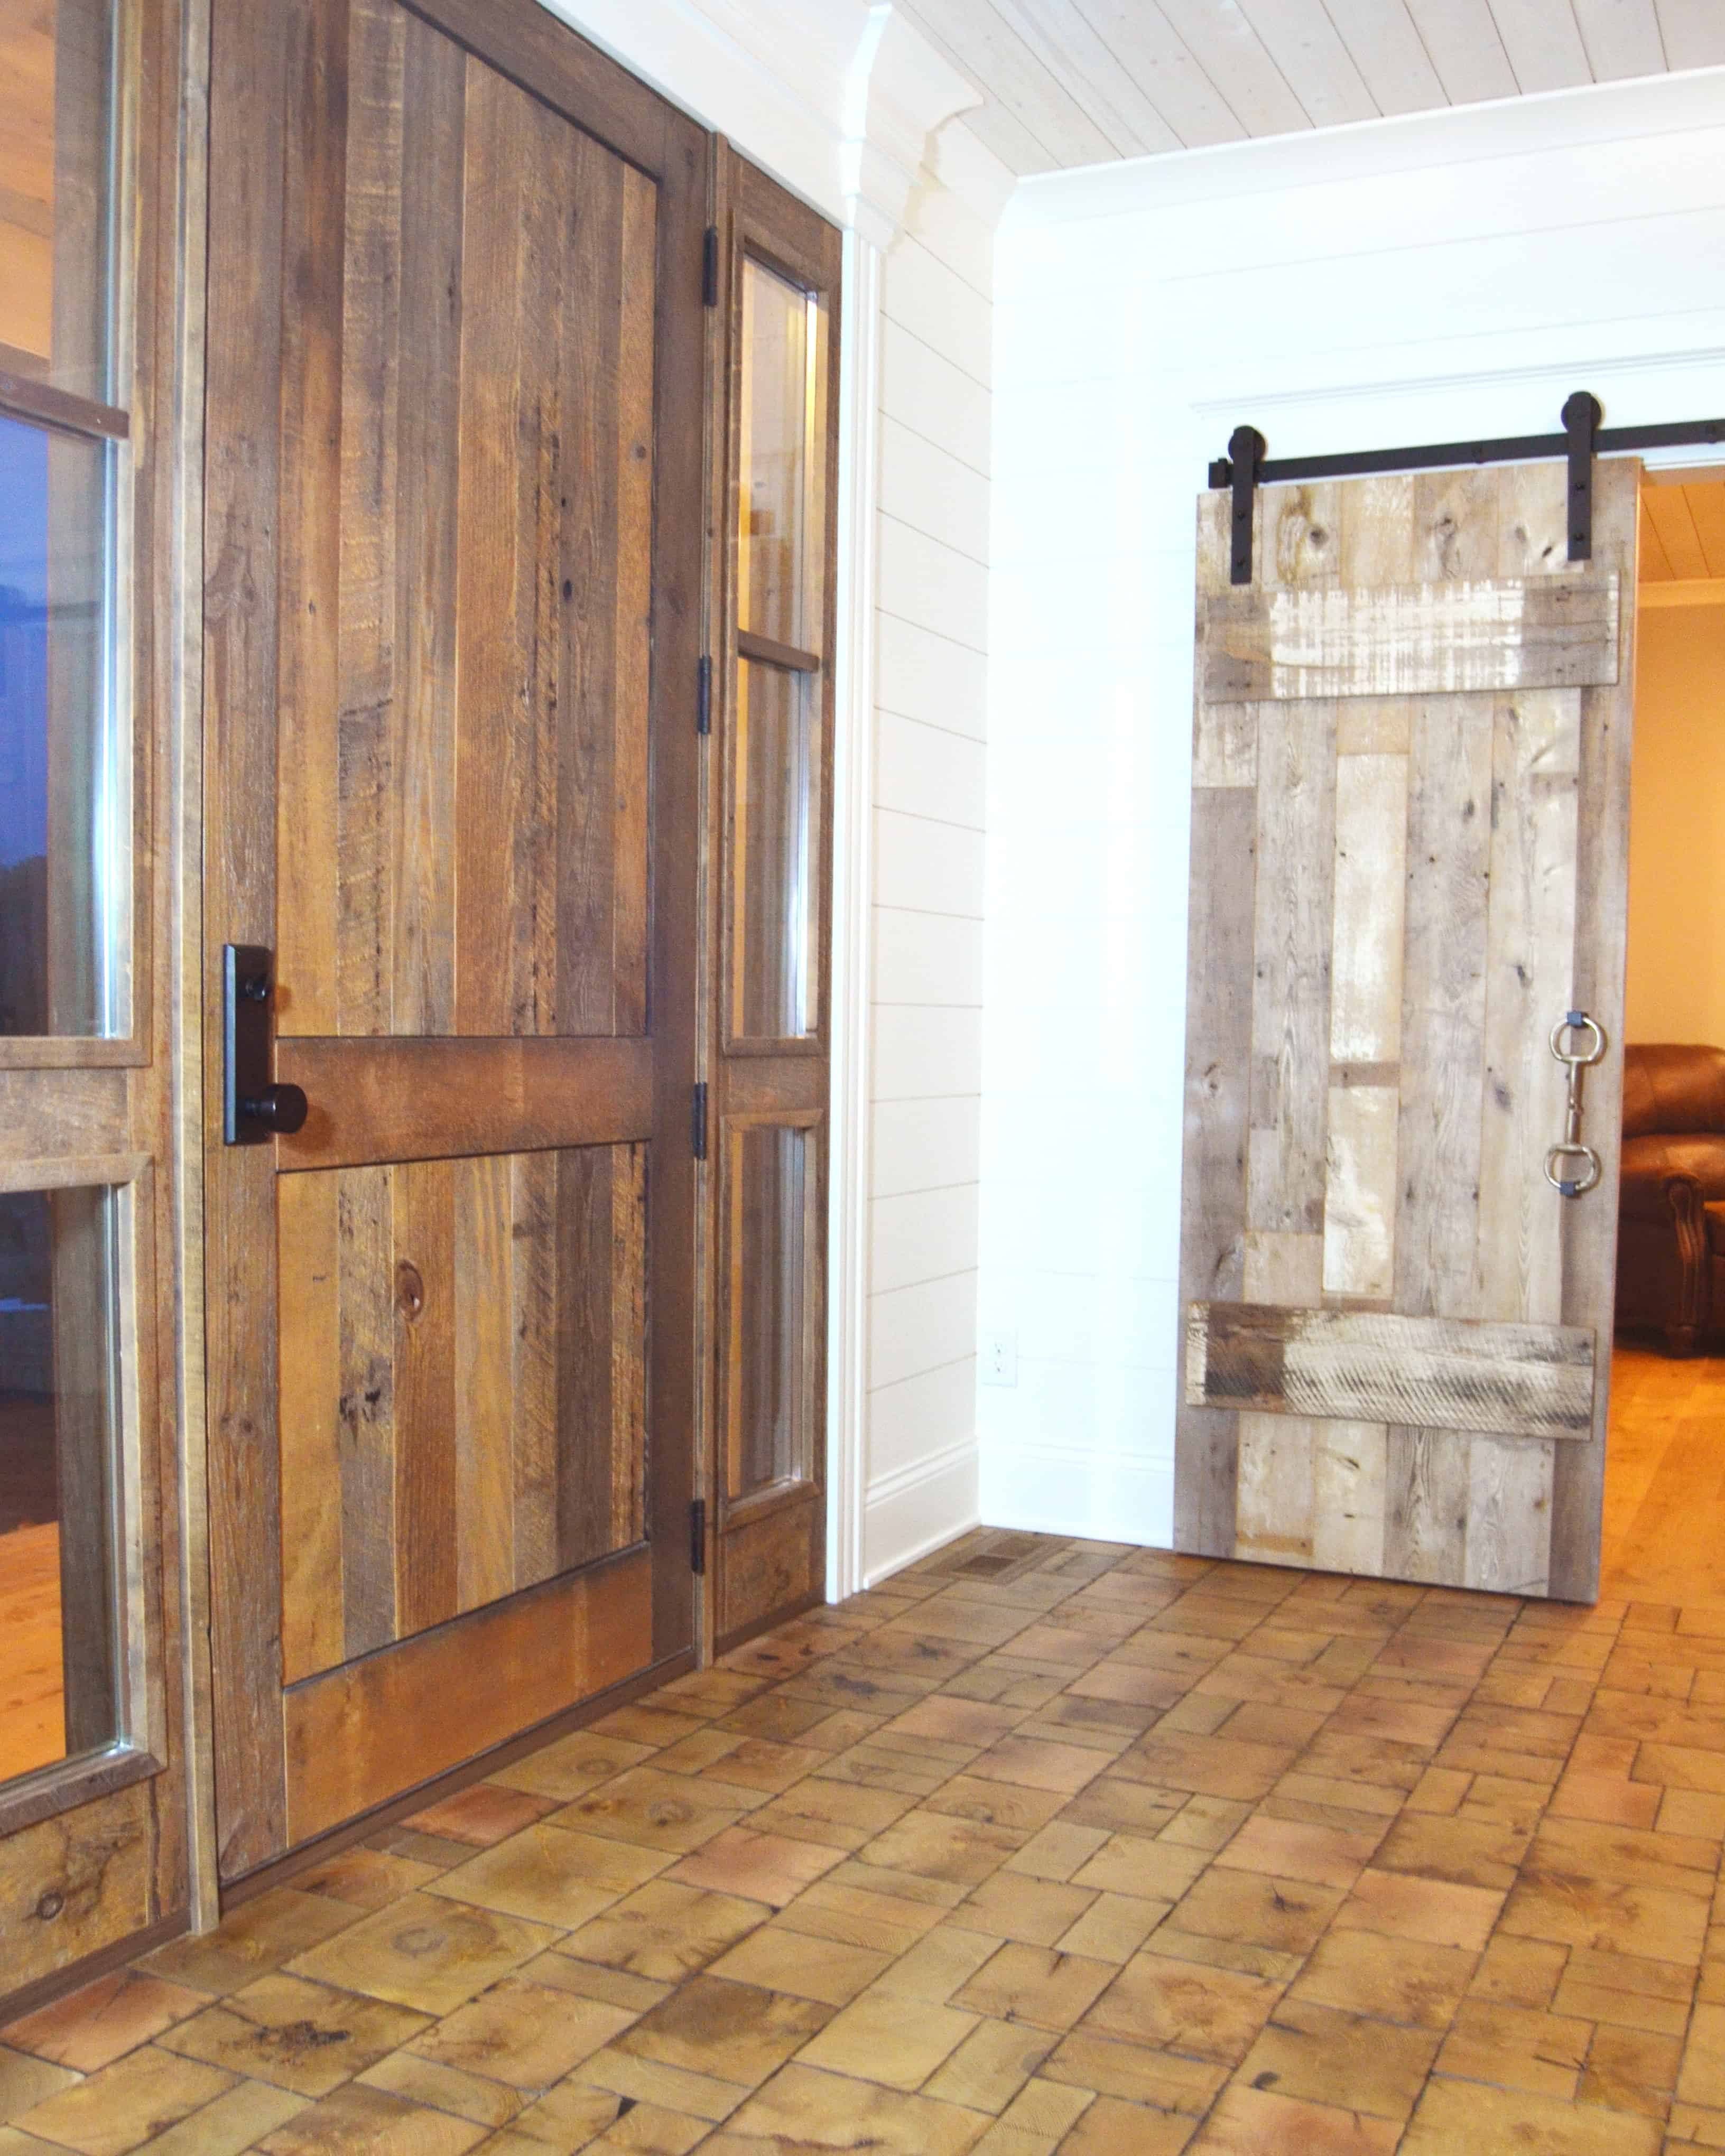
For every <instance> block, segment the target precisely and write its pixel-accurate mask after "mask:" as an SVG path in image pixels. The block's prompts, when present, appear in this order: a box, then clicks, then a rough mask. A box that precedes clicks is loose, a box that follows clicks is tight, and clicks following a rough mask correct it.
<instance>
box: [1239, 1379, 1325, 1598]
mask: <svg viewBox="0 0 1725 2156" xmlns="http://www.w3.org/2000/svg"><path fill="white" fill-rule="evenodd" d="M1320 1430H1322V1424H1319V1423H1316V1422H1308V1421H1306V1420H1305V1419H1303V1418H1301V1416H1298V1415H1271V1414H1242V1415H1241V1416H1240V1487H1239V1500H1238V1509H1237V1512H1236V1515H1235V1540H1234V1549H1233V1555H1234V1556H1235V1557H1237V1558H1255V1559H1256V1560H1257V1561H1258V1562H1259V1563H1266V1564H1310V1563H1311V1562H1312V1536H1313V1527H1314V1500H1315V1496H1316V1490H1315V1486H1314V1481H1313V1475H1312V1459H1313V1451H1314V1447H1315V1445H1316V1443H1317V1436H1318V1433H1319V1432H1320Z"/></svg>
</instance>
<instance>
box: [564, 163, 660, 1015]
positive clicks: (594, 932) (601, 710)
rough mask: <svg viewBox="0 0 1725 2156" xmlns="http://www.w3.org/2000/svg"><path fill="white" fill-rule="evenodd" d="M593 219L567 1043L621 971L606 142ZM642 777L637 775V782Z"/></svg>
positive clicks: (570, 625)
mask: <svg viewBox="0 0 1725 2156" xmlns="http://www.w3.org/2000/svg"><path fill="white" fill-rule="evenodd" d="M569 154H570V157H571V158H572V185H573V186H575V187H578V188H579V190H580V199H581V200H582V202H583V205H584V207H585V209H586V214H585V215H584V216H583V217H582V218H578V220H577V222H576V224H575V228H574V230H573V232H572V234H570V239H569V249H568V260H567V279H568V294H569V324H568V330H567V335H566V336H565V338H564V350H563V354H562V365H563V374H564V379H563V388H562V393H563V398H564V401H565V405H566V408H567V412H568V413H569V436H570V439H569V478H568V492H569V503H570V508H569V513H568V514H567V516H565V517H564V519H563V521H562V567H561V571H560V573H561V575H562V579H563V590H564V591H565V592H566V593H567V597H565V598H563V599H562V621H563V634H562V649H561V657H562V665H563V667H564V673H565V693H564V697H563V705H562V711H561V713H560V721H561V722H560V725H559V727H558V731H557V747H558V757H557V808H558V814H557V913H556V921H557V1025H558V1029H559V1030H561V1031H563V1032H567V1033H610V1032H612V1031H614V1030H615V1029H616V1027H615V1024H614V1019H615V1014H616V988H615V983H614V979H613V973H612V959H613V955H614V953H613V937H614V910H615V906H614V901H615V892H616V887H617V879H618V875H619V866H620V864H619V860H618V858H617V851H616V849H617V844H618V839H619V835H620V834H619V830H618V828H617V822H616V811H615V802H616V798H617V794H618V792H619V788H620V787H621V785H622V783H623V774H622V773H620V772H619V768H618V764H617V757H618V751H619V726H620V725H621V723H622V721H623V719H624V713H623V711H622V710H621V708H620V706H619V702H618V701H617V690H618V687H619V655H620V654H619V648H618V642H617V631H618V619H619V606H620V598H621V582H620V578H619V567H620V563H619V552H618V547H619V539H620V536H621V521H620V508H621V496H620V494H619V480H620V479H621V477H622V459H623V456H624V453H625V452H624V415H623V413H622V411H621V408H620V407H619V398H618V391H619V388H620V387H621V378H620V372H619V368H620V361H621V356H622V355H621V347H620V342H619V330H620V325H621V317H622V288H623V279H624V274H625V264H624V256H623V249H622V223H623V182H622V174H621V171H620V168H619V166H618V163H617V161H616V159H615V158H614V157H611V156H609V154H608V152H607V151H604V150H603V149H602V148H601V147H600V146H598V144H597V143H591V144H589V143H583V144H579V145H578V146H575V147H574V148H573V149H572V151H571V152H570V153H569ZM642 775H643V774H641V773H638V774H637V777H638V778H639V777H640V776H642Z"/></svg>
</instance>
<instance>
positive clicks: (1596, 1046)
mask: <svg viewBox="0 0 1725 2156" xmlns="http://www.w3.org/2000/svg"><path fill="white" fill-rule="evenodd" d="M1565 1034H1579V1035H1582V1036H1583V1037H1585V1036H1587V1035H1588V1034H1591V1035H1592V1036H1593V1039H1592V1043H1591V1045H1589V1047H1588V1048H1586V1049H1585V1050H1579V1049H1566V1048H1565V1047H1564V1045H1563V1037H1564V1035H1565ZM1551 1052H1552V1054H1553V1055H1554V1056H1555V1057H1556V1058H1557V1060H1558V1062H1559V1063H1561V1064H1562V1065H1563V1068H1564V1069H1565V1070H1567V1071H1568V1074H1569V1100H1568V1107H1567V1108H1566V1110H1565V1111H1564V1116H1563V1142H1562V1143H1561V1144H1558V1145H1554V1146H1553V1147H1551V1149H1550V1151H1549V1152H1548V1153H1547V1154H1546V1156H1545V1179H1546V1181H1547V1182H1548V1183H1549V1184H1550V1185H1551V1187H1552V1188H1553V1190H1555V1191H1558V1192H1559V1193H1561V1194H1562V1195H1563V1197H1565V1198H1584V1197H1585V1196H1586V1195H1587V1193H1588V1192H1589V1190H1591V1189H1592V1188H1593V1187H1594V1184H1595V1183H1597V1182H1598V1181H1599V1155H1598V1153H1596V1152H1594V1149H1593V1147H1591V1146H1590V1145H1584V1144H1583V1143H1582V1142H1581V1074H1582V1072H1583V1071H1584V1070H1587V1069H1588V1068H1589V1066H1590V1065H1593V1064H1595V1063H1597V1062H1598V1061H1599V1059H1600V1057H1601V1056H1603V1055H1604V1053H1605V1034H1604V1029H1603V1028H1602V1027H1601V1026H1600V1024H1599V1021H1598V1019H1591V1018H1589V1016H1588V1014H1587V1013H1586V1012H1585V1011H1574V1010H1573V1011H1566V1012H1565V1013H1564V1014H1563V1017H1562V1018H1560V1019H1558V1022H1557V1024H1555V1025H1554V1026H1553V1028H1552V1029H1551ZM1572 1161H1573V1162H1579V1163H1581V1167H1580V1172H1579V1173H1575V1174H1568V1175H1566V1174H1564V1173H1563V1172H1562V1171H1563V1167H1564V1166H1565V1164H1566V1163H1569V1162H1572Z"/></svg>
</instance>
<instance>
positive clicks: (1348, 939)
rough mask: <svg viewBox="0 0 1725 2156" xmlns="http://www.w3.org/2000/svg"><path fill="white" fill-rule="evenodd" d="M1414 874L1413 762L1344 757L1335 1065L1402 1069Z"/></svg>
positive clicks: (1339, 789)
mask: <svg viewBox="0 0 1725 2156" xmlns="http://www.w3.org/2000/svg"><path fill="white" fill-rule="evenodd" d="M1407 870H1408V759H1407V757H1405V756H1378V755H1349V756H1338V757H1337V763H1336V864H1335V871H1334V874H1335V903H1334V916H1333V922H1332V958H1331V981H1330V1060H1331V1061H1332V1063H1394V1062H1395V1061H1397V1060H1398V1059H1399V1056H1400V1055H1401V1050H1402V940H1403V927H1404V911H1405V903H1406V887H1407Z"/></svg>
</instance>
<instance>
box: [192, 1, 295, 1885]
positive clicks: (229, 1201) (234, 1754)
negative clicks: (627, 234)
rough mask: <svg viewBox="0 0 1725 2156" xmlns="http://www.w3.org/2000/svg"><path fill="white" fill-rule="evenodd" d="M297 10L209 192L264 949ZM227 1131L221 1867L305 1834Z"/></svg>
mask: <svg viewBox="0 0 1725 2156" xmlns="http://www.w3.org/2000/svg"><path fill="white" fill-rule="evenodd" d="M286 16H287V10H286V9H285V8H284V7H281V6H279V5H270V4H268V0H259V5H257V6H255V7H252V8H223V9H220V10H218V11H217V13H216V15H215V18H214V21H213V31H212V45H211V61H210V68H211V100H212V107H213V110H214V112H215V113H216V115H218V124H216V125H213V126H212V128H211V132H210V168H209V193H210V199H211V200H212V202H219V203H221V204H222V205H223V213H222V227H221V238H222V245H221V248H220V250H219V253H218V252H216V251H215V249H213V250H212V258H211V260H212V272H213V274H212V275H211V276H210V279H209V281H208V313H207V336H206V346H205V357H206V366H207V369H208V380H209V382H210V383H211V385H212V388H211V396H210V403H209V412H208V419H207V423H206V426H207V432H206V456H205V472H204V547H203V555H204V567H205V584H204V593H203V598H204V654H203V690H204V743H203V752H204V783H205V803H206V805H205V877H206V905H207V908H208V918H209V919H210V920H211V921H212V922H217V921H219V922H222V923H223V924H224V925H225V933H226V934H227V935H228V936H232V937H234V938H236V939H239V938H240V937H246V938H249V939H252V940H255V941H256V942H264V943H267V942H273V941H274V938H275V847H274V844H273V839H274V829H273V825H272V824H269V823H268V822H267V821H266V827H265V832H264V836H263V839H262V841H261V843H260V839H259V832H258V829H257V827H256V823H255V820H254V819H255V818H256V815H257V808H258V803H260V802H267V801H269V800H270V799H271V798H272V797H273V791H274V788H275V728H274V726H271V725H270V723H269V722H268V715H269V713H270V710H271V707H272V706H273V703H274V701H275V692H276V680H277V671H276V667H277V659H276V647H277V636H276V631H277V621H276V608H277V589H278V587H277V579H276V572H275V519H276V515H277V508H276V488H277V485H278V481H279V475H280V423H279V416H280V355H281V330H282V322H281V316H282V280H281V243H282V198H281V187H282V174H283V160H284V157H285V152H286V137H287V128H286V119H285V98H284V96H283V95H280V86H281V85H283V82H284V75H285V29H286ZM260 86H261V89H262V93H263V94H262V95H259V87H260ZM218 264H219V265H220V270H221V274H220V275H217V274H214V272H215V270H216V268H217V265H218ZM215 940H216V939H215V938H214V937H213V938H212V942H214V941H215ZM218 968H219V956H218V954H217V953H215V952H212V955H211V957H210V959H209V961H208V965H207V969H206V977H205V1004H206V1009H208V1008H210V1007H211V1006H212V1005H214V1006H215V1007H217V1008H218V1007H219V1005H218V1000H217V999H218V998H219V995H220V984H219V973H218ZM216 1033H217V1029H214V1028H207V1029H206V1033H205V1044H206V1045H205V1065H204V1099H205V1101H206V1102H209V1103H213V1102H217V1101H219V1100H220V1098H221V1070H220V1063H219V1059H220V1046H219V1041H218V1039H217V1038H216ZM207 1135H208V1137H209V1140H210V1168H209V1173H208V1191H207V1209H206V1214H205V1221H206V1229H205V1248H204V1260H205V1265H206V1268H207V1273H208V1280H209V1282H210V1292H209V1295H208V1300H207V1305H206V1312H205V1327H206V1333H205V1346H206V1353H207V1355H208V1368H209V1372H210V1383H209V1393H208V1410H207V1411H208V1431H209V1519H210V1607H211V1634H212V1637H211V1664H212V1682H213V1708H214V1712H213V1722H212V1727H213V1738H214V1749H215V1781H216V1789H217V1800H218V1809H219V1819H218V1835H219V1841H220V1862H221V1866H222V1868H223V1871H226V1872H228V1873H229V1874H232V1873H234V1872H235V1871H247V1870H249V1869H250V1868H251V1866H254V1865H255V1864H258V1863H259V1862H261V1861H263V1860H264V1858H266V1857H268V1856H272V1855H274V1854H275V1851H277V1850H279V1849H280V1848H281V1847H282V1846H283V1845H284V1843H285V1837H286V1832H287V1797H286V1780H285V1771H286V1770H285V1752H284V1746H283V1736H282V1722H281V1707H280V1691H281V1655H280V1604H281V1542H280V1522H279V1511H278V1508H279V1506H280V1465H279V1447H278V1445H277V1441H276V1427H277V1426H276V1404H275V1395H276V1359H277V1341H276V1322H275V1283H274V1281H270V1280H268V1279H267V1278H266V1279H265V1280H264V1281H263V1282H262V1283H261V1284H260V1283H259V1279H258V1269H259V1265H260V1264H261V1265H264V1267H266V1268H268V1267H270V1266H271V1265H274V1263H275V1172H274V1163H272V1162H271V1160H270V1157H269V1154H268V1152H266V1151H265V1150H264V1148H263V1147H249V1146H248V1147H233V1148H231V1149H230V1148H225V1147H221V1146H220V1144H219V1137H220V1132H219V1127H217V1128H216V1129H215V1130H214V1131H213V1132H208V1134H207Z"/></svg>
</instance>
